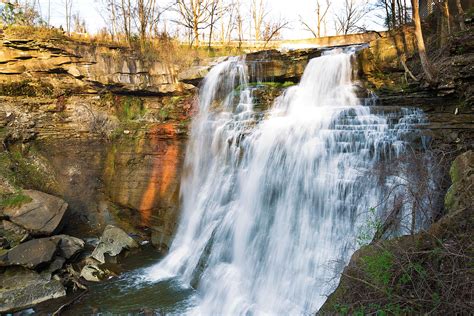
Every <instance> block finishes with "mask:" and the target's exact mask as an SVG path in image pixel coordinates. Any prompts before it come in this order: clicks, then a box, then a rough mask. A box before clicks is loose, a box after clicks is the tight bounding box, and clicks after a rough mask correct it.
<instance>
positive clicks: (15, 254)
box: [0, 238, 58, 269]
mask: <svg viewBox="0 0 474 316" xmlns="http://www.w3.org/2000/svg"><path fill="white" fill-rule="evenodd" d="M57 245H58V243H57V241H53V240H51V239H50V238H40V239H33V240H30V241H27V242H25V243H23V244H20V245H18V246H16V247H15V248H13V249H10V250H9V251H8V252H7V253H6V254H4V255H3V256H1V257H0V266H11V265H19V266H24V267H27V268H30V269H34V268H37V267H38V266H41V265H44V264H46V263H48V262H50V261H51V260H52V259H53V257H54V255H55V254H56V250H57Z"/></svg>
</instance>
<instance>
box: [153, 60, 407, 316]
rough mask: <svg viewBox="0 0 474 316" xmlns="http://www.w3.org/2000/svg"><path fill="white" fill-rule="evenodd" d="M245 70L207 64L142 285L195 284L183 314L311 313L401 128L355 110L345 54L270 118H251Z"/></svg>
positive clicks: (377, 195)
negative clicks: (171, 232) (173, 209)
mask: <svg viewBox="0 0 474 316" xmlns="http://www.w3.org/2000/svg"><path fill="white" fill-rule="evenodd" d="M246 68H247V67H246V64H245V62H244V60H243V59H240V58H234V59H230V60H228V61H226V62H224V63H221V64H219V65H217V66H216V67H214V68H213V69H212V70H211V72H210V73H209V75H208V76H207V77H206V79H205V81H204V84H203V87H202V89H201V91H200V95H199V113H198V115H197V117H196V118H195V119H194V122H193V127H192V132H191V138H190V141H189V144H188V149H187V153H186V163H185V172H184V173H185V174H184V176H183V180H182V190H181V197H182V201H183V206H182V217H181V222H180V224H179V228H178V231H177V233H176V237H175V240H174V241H173V244H172V246H171V249H170V252H169V254H168V255H167V256H166V257H165V258H164V259H163V260H162V261H161V262H159V263H158V264H156V265H155V266H153V267H151V268H149V269H148V270H147V276H146V277H147V279H148V280H150V281H154V282H157V281H162V280H164V279H169V278H179V279H180V280H181V282H182V283H183V284H185V285H192V286H194V287H196V289H197V290H196V296H195V300H194V303H193V306H192V307H191V308H190V309H189V310H188V311H187V313H189V314H201V315H301V314H310V313H313V312H315V311H316V310H317V309H318V308H319V307H320V306H321V305H322V303H323V302H324V300H325V295H327V294H328V292H329V291H330V290H331V289H332V288H333V287H334V284H335V283H336V282H337V281H338V278H339V277H338V274H339V273H340V271H341V268H342V267H343V266H344V264H345V263H347V261H348V259H349V257H350V255H351V254H352V252H353V251H354V250H355V248H356V245H355V240H356V236H357V234H358V230H359V229H360V227H361V226H362V225H363V223H364V222H365V221H366V218H367V216H368V215H367V214H368V210H369V209H370V208H371V207H372V206H375V205H380V202H381V201H382V200H384V192H385V190H386V189H387V187H389V186H391V185H393V184H394V183H395V182H396V181H399V180H397V179H393V178H387V179H384V180H383V181H382V183H381V181H380V179H375V178H377V176H376V175H375V172H372V170H373V168H374V167H375V165H376V164H377V163H378V162H379V161H380V160H382V159H390V157H391V156H393V155H399V154H400V153H402V152H403V151H404V150H405V146H406V143H405V142H404V141H403V140H402V137H401V135H402V134H403V133H402V132H401V131H403V130H404V127H405V125H404V124H400V123H399V124H398V125H397V124H389V123H388V122H387V120H386V119H385V118H384V117H382V116H377V115H373V114H371V113H370V110H369V108H368V107H364V106H361V105H359V101H358V99H357V98H356V96H355V94H354V88H353V85H352V82H351V74H352V69H351V55H350V54H346V53H332V54H327V55H325V56H322V57H319V58H315V59H313V60H311V61H310V63H309V64H308V66H307V68H306V70H305V73H304V75H303V77H302V79H301V83H300V84H299V85H298V86H294V87H291V88H289V89H287V91H286V92H285V93H284V94H283V95H282V96H281V97H280V98H279V99H277V101H276V102H275V104H274V105H273V107H272V109H271V110H270V111H269V113H266V114H265V115H264V116H263V118H262V116H261V115H260V116H258V115H254V114H255V113H254V112H253V108H252V91H251V89H250V88H249V87H248V85H247V77H248V76H247V73H246Z"/></svg>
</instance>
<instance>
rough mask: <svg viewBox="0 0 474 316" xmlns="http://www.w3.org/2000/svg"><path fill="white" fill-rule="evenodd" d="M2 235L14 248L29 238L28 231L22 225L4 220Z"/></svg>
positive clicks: (9, 246)
mask: <svg viewBox="0 0 474 316" xmlns="http://www.w3.org/2000/svg"><path fill="white" fill-rule="evenodd" d="M0 237H3V238H4V239H5V240H6V242H7V244H8V245H7V246H8V248H13V247H15V246H17V245H19V244H20V243H22V242H23V241H25V240H26V239H27V238H28V232H27V231H26V230H25V229H24V228H23V227H21V226H18V225H16V224H14V223H12V222H9V221H6V220H3V221H2V224H1V225H0Z"/></svg>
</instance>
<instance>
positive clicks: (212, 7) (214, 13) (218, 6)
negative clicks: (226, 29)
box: [208, 0, 224, 47]
mask: <svg viewBox="0 0 474 316" xmlns="http://www.w3.org/2000/svg"><path fill="white" fill-rule="evenodd" d="M208 10H209V43H208V46H209V47H211V42H212V35H213V31H214V28H215V24H216V22H218V21H219V20H220V19H221V18H222V12H223V10H224V7H223V6H222V2H221V1H219V0H211V2H210V3H209V7H208Z"/></svg>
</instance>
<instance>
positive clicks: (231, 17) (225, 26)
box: [219, 0, 238, 43]
mask: <svg viewBox="0 0 474 316" xmlns="http://www.w3.org/2000/svg"><path fill="white" fill-rule="evenodd" d="M219 3H220V10H219V15H220V21H221V36H220V37H221V42H223V43H224V42H225V41H227V42H228V41H230V40H231V37H232V33H233V31H234V30H235V29H236V28H237V10H238V0H231V1H230V2H229V3H227V4H224V1H223V0H220V2H219Z"/></svg>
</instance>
